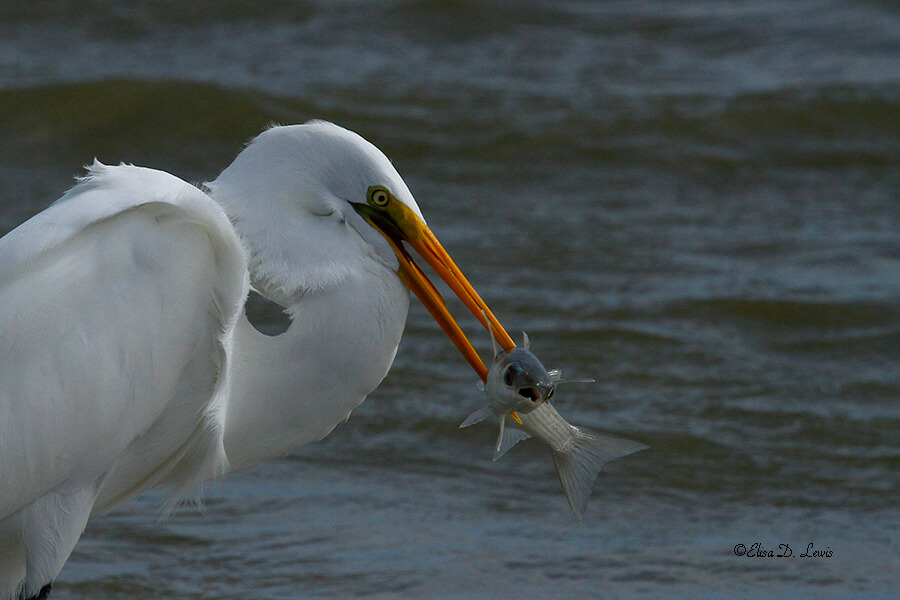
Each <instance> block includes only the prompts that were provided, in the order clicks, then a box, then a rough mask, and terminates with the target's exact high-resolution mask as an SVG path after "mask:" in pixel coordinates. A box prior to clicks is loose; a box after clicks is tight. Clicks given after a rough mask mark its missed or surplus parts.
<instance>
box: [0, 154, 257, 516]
mask: <svg viewBox="0 0 900 600" xmlns="http://www.w3.org/2000/svg"><path fill="white" fill-rule="evenodd" d="M247 289H248V282H247V275H246V256H245V252H244V250H243V248H242V247H241V245H240V242H239V241H238V238H237V236H236V234H235V233H234V230H233V229H232V227H231V225H230V223H229V222H228V219H227V217H225V215H224V213H223V212H222V211H221V209H219V207H218V206H217V205H216V204H215V203H214V202H213V201H212V200H211V199H210V198H209V197H208V196H206V194H204V193H203V192H202V191H200V190H199V189H197V188H195V187H193V186H191V185H189V184H188V183H186V182H184V181H182V180H180V179H178V178H176V177H174V176H172V175H168V174H166V173H163V172H160V171H154V170H151V169H143V168H139V167H133V166H126V165H120V166H117V167H107V166H104V165H101V164H100V163H98V162H95V163H94V165H92V166H91V167H90V169H89V175H88V177H86V178H84V179H82V180H81V181H80V182H79V183H78V184H77V185H76V186H75V187H73V188H72V190H70V191H69V192H68V193H66V194H65V195H64V196H63V197H62V198H61V199H60V200H59V201H57V202H56V203H55V204H54V205H53V206H51V207H50V208H48V209H47V210H45V211H44V212H42V213H40V214H38V215H37V216H35V217H33V218H32V219H30V220H29V221H27V222H26V223H24V224H22V225H21V226H20V227H18V228H16V229H15V230H13V231H12V232H10V233H9V234H7V235H6V236H5V237H3V238H2V239H0V482H3V491H2V493H0V520H2V519H3V518H4V517H5V516H6V515H8V514H11V513H12V512H15V511H16V510H18V509H20V508H22V507H23V506H25V505H27V504H29V503H30V502H32V501H34V500H35V499H36V498H38V497H40V496H42V495H43V494H45V493H47V492H48V491H50V490H57V491H63V492H65V491H66V490H73V491H74V490H77V489H80V487H81V486H83V485H87V484H88V483H92V482H94V481H96V480H98V478H100V477H104V480H103V481H104V483H103V487H105V488H107V490H106V492H105V496H106V497H108V501H107V503H110V502H113V501H114V500H115V499H118V498H121V497H122V495H123V494H124V493H125V492H127V491H129V490H135V489H138V488H141V487H142V486H143V487H145V486H146V485H150V484H154V483H160V482H166V475H167V474H168V475H169V479H173V480H172V481H169V482H170V483H174V484H175V485H178V486H180V487H185V486H187V485H189V484H190V483H194V481H193V479H194V478H197V477H205V476H208V475H210V474H214V473H200V471H202V470H204V469H205V470H207V471H216V470H220V469H221V468H222V467H223V465H222V461H224V452H222V451H221V434H220V433H219V435H218V438H217V437H216V432H217V431H218V432H220V431H221V419H222V418H223V414H224V406H225V404H224V403H225V402H226V400H227V398H226V396H227V388H228V366H229V360H230V335H231V332H232V330H233V327H234V323H235V321H236V319H237V315H238V314H239V311H240V308H241V306H242V305H243V301H244V298H245V297H246V293H247ZM201 446H202V447H201ZM182 460H190V461H194V462H195V463H196V464H194V465H193V466H194V468H190V469H187V468H181V469H180V473H181V475H177V476H176V475H173V474H174V473H178V472H179V469H178V468H177V465H178V462H179V461H182ZM160 469H163V471H165V472H161V471H160ZM12 482H14V483H12ZM103 495H104V492H101V496H103Z"/></svg>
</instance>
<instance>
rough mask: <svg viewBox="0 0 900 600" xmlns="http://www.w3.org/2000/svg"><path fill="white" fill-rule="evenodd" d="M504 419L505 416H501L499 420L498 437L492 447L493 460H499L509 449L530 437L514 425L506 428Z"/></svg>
mask: <svg viewBox="0 0 900 600" xmlns="http://www.w3.org/2000/svg"><path fill="white" fill-rule="evenodd" d="M506 417H507V415H503V418H502V419H500V435H498V436H497V445H496V447H494V460H499V459H500V457H502V456H503V455H504V454H506V453H507V452H508V451H509V449H510V448H512V447H513V446H515V445H516V444H518V443H519V442H521V441H522V440H527V439H528V438H530V437H531V434H530V433H528V432H527V431H525V430H524V429H521V428H519V427H517V426H516V425H515V424H512V423H510V425H509V427H507V426H506Z"/></svg>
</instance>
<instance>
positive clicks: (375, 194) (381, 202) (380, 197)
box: [369, 186, 391, 208]
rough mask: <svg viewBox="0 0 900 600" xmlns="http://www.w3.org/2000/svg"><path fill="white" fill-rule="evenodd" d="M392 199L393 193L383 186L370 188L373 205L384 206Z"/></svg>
mask: <svg viewBox="0 0 900 600" xmlns="http://www.w3.org/2000/svg"><path fill="white" fill-rule="evenodd" d="M390 201H391V195H390V194H389V193H388V191H387V190H386V189H384V188H383V187H380V186H375V187H371V188H369V202H371V203H372V205H373V206H378V207H380V208H383V207H385V206H387V205H388V202H390Z"/></svg>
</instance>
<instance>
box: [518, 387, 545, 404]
mask: <svg viewBox="0 0 900 600" xmlns="http://www.w3.org/2000/svg"><path fill="white" fill-rule="evenodd" d="M518 393H519V395H520V396H522V397H523V398H528V399H529V400H531V401H532V402H534V403H535V404H537V403H538V402H540V401H542V400H543V399H544V398H543V396H542V395H541V392H540V390H538V389H537V388H536V387H532V386H529V387H523V388H519V392H518Z"/></svg>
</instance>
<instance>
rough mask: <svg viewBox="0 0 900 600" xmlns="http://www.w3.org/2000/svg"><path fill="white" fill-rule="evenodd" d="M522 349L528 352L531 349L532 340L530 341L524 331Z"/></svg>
mask: <svg viewBox="0 0 900 600" xmlns="http://www.w3.org/2000/svg"><path fill="white" fill-rule="evenodd" d="M522 347H523V348H525V349H526V350H528V348H530V347H531V340H529V339H528V334H527V333H525V332H524V331H523V332H522Z"/></svg>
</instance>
